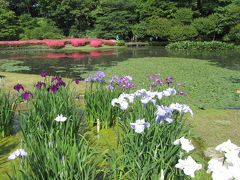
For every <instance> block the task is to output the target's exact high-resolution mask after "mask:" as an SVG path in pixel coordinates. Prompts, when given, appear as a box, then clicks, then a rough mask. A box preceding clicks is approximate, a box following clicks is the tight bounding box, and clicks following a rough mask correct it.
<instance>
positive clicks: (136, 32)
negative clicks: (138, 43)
mask: <svg viewBox="0 0 240 180" xmlns="http://www.w3.org/2000/svg"><path fill="white" fill-rule="evenodd" d="M132 33H133V36H134V37H135V39H136V40H137V39H143V38H144V37H145V36H146V35H147V23H146V22H145V21H142V22H140V23H138V24H135V25H134V26H133V27H132Z"/></svg>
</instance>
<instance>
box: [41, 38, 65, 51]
mask: <svg viewBox="0 0 240 180" xmlns="http://www.w3.org/2000/svg"><path fill="white" fill-rule="evenodd" d="M43 42H44V43H45V44H46V45H47V46H48V47H50V48H54V49H60V48H63V47H64V46H65V40H50V39H46V40H43Z"/></svg>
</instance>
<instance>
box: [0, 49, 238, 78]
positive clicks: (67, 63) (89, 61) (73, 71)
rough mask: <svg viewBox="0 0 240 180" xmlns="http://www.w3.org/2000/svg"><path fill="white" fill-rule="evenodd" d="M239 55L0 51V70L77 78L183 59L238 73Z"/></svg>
mask: <svg viewBox="0 0 240 180" xmlns="http://www.w3.org/2000/svg"><path fill="white" fill-rule="evenodd" d="M239 55H240V53H239V52H231V51H227V52H176V51H175V52H173V51H171V52H169V51H167V50H165V49H164V48H163V47H144V48H123V49H110V50H105V51H99V50H93V51H91V52H79V51H78V52H71V53H67V52H66V53H57V52H39V53H31V52H30V53H19V52H18V51H12V52H7V53H6V52H5V53H1V52H0V71H8V72H20V73H27V74H39V73H40V72H41V71H43V70H45V71H47V72H49V73H50V74H51V75H61V76H63V77H69V78H81V77H82V75H83V74H85V73H87V72H89V71H95V70H104V68H106V67H109V66H115V65H116V64H117V63H118V62H121V61H126V60H128V59H129V58H141V57H184V58H196V59H202V60H208V61H211V62H213V65H216V66H219V67H223V68H228V69H234V70H240V56H239Z"/></svg>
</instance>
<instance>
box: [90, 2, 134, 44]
mask: <svg viewBox="0 0 240 180" xmlns="http://www.w3.org/2000/svg"><path fill="white" fill-rule="evenodd" d="M135 7H136V5H135V4H134V3H133V2H132V1H130V0H103V1H101V3H100V5H99V7H98V8H97V10H96V11H95V17H96V24H95V29H94V32H95V34H96V36H97V37H100V38H106V39H112V38H115V37H116V36H117V35H118V36H120V37H122V38H123V39H129V38H131V37H132V26H133V25H134V24H135V23H136V18H137V16H136V14H135Z"/></svg>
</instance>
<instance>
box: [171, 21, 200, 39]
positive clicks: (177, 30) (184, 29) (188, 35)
mask: <svg viewBox="0 0 240 180" xmlns="http://www.w3.org/2000/svg"><path fill="white" fill-rule="evenodd" d="M197 35H198V32H197V30H196V29H195V28H194V27H193V26H191V25H176V26H173V27H172V28H171V29H170V31H169V41H172V42H176V41H185V40H193V39H194V38H196V37H197Z"/></svg>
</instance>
